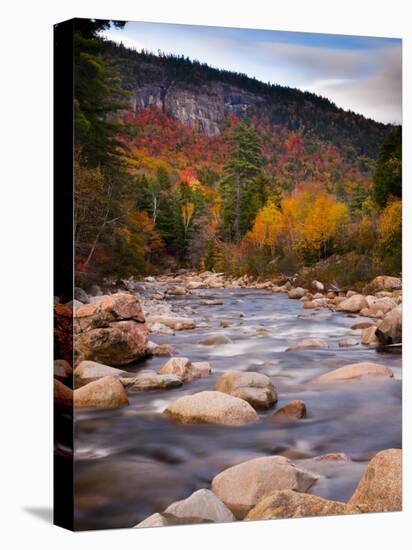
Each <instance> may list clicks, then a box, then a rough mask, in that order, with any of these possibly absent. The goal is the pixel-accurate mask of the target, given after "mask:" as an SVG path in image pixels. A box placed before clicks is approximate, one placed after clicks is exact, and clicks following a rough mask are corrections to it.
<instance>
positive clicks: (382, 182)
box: [373, 126, 402, 206]
mask: <svg viewBox="0 0 412 550" xmlns="http://www.w3.org/2000/svg"><path fill="white" fill-rule="evenodd" d="M373 183H374V194H375V200H376V202H377V203H378V204H379V206H385V205H386V204H387V202H388V200H389V198H390V197H397V198H401V197H402V129H401V127H400V126H398V127H397V128H395V129H393V130H392V131H391V132H390V133H389V135H388V137H387V138H386V140H385V141H384V142H383V144H382V147H381V151H380V155H379V159H378V161H377V163H376V169H375V173H374V176H373Z"/></svg>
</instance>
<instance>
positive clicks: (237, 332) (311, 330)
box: [75, 289, 401, 529]
mask: <svg viewBox="0 0 412 550" xmlns="http://www.w3.org/2000/svg"><path fill="white" fill-rule="evenodd" d="M205 297H207V298H222V299H223V304H222V305H218V306H202V305H200V304H199V300H200V298H205ZM171 301H172V302H173V304H174V307H175V309H177V310H179V309H180V308H183V307H184V306H190V307H192V308H193V310H194V312H193V314H192V316H193V317H194V318H195V319H196V321H197V322H200V323H202V322H203V323H207V324H208V325H209V326H208V327H201V328H196V329H195V330H191V331H181V332H176V334H175V335H174V336H154V335H152V336H151V340H153V341H154V342H156V343H159V344H160V343H171V344H173V345H174V346H175V348H176V354H177V355H179V356H184V357H189V358H190V359H191V360H192V361H209V362H210V363H211V366H212V370H213V373H212V375H211V376H209V377H207V378H203V379H200V380H195V381H193V382H191V383H189V384H185V385H184V386H182V387H180V388H176V389H172V390H161V391H152V392H135V393H132V392H130V393H129V400H130V406H129V407H125V408H121V409H114V410H107V411H82V412H77V413H76V417H75V485H76V488H75V494H76V499H75V505H76V528H77V529H101V528H115V527H131V526H133V525H135V524H136V523H138V522H139V521H141V520H142V519H144V518H145V517H147V516H148V515H150V514H152V513H154V512H161V511H162V510H164V509H165V508H166V507H167V506H168V505H169V504H170V503H172V502H174V501H176V500H180V499H182V498H186V497H187V496H189V495H190V494H191V493H192V492H193V491H195V490H197V489H200V488H203V487H209V485H210V482H211V480H212V478H213V477H214V476H215V475H216V474H217V473H219V472H220V471H221V470H223V469H225V468H227V467H230V466H232V465H234V464H237V463H239V462H243V461H245V460H248V459H251V458H255V457H258V456H269V455H273V454H284V455H285V456H289V457H292V458H293V460H294V461H295V463H296V464H297V465H298V464H299V463H300V461H301V460H302V459H304V458H309V457H314V456H318V455H321V454H325V453H335V452H343V453H346V454H347V455H348V456H349V457H350V459H351V461H349V462H336V463H326V462H325V463H322V465H320V466H318V468H319V473H320V474H321V477H320V479H319V480H318V481H317V482H316V483H315V485H314V486H313V487H312V489H311V491H310V492H311V493H313V494H317V495H319V496H323V497H326V498H331V499H335V500H342V501H345V500H347V499H348V498H349V497H350V495H351V494H352V492H353V490H354V488H355V487H356V485H357V483H358V481H359V479H360V478H361V476H362V474H363V472H364V469H365V467H366V465H367V461H368V460H369V459H370V458H371V457H372V456H373V455H374V454H375V453H376V452H377V451H379V450H382V449H387V448H391V447H397V448H399V447H401V358H400V356H399V355H392V354H387V353H386V354H380V353H377V352H376V351H375V350H373V349H369V348H367V347H363V346H361V345H357V346H354V347H349V348H340V347H339V346H338V342H339V340H342V339H345V338H353V337H354V336H355V334H356V332H358V334H357V337H358V339H359V331H353V330H352V329H351V328H350V327H351V325H353V324H354V323H355V322H357V321H358V320H362V318H361V317H359V316H357V317H356V319H354V317H353V316H348V315H346V314H342V313H332V312H330V311H329V310H327V309H325V310H321V311H319V312H313V310H304V309H303V308H302V303H301V302H300V301H297V300H289V299H288V298H287V296H286V295H284V294H272V293H269V292H266V291H260V290H255V289H231V290H230V289H218V290H201V291H197V293H196V294H193V295H190V296H184V297H182V298H177V297H176V298H173V299H171ZM221 320H227V321H230V322H231V323H233V324H232V325H231V326H230V327H228V328H222V327H221V326H220V321H221ZM365 320H366V319H365ZM263 328H264V329H266V330H267V332H266V331H262V330H259V329H263ZM256 329H258V330H256ZM222 334H224V335H225V336H228V337H229V338H230V339H231V341H232V343H228V344H224V345H218V346H204V345H201V344H200V343H199V342H200V341H201V340H202V339H203V338H205V337H206V336H212V335H222ZM303 338H324V339H326V340H327V342H328V349H319V350H307V351H295V352H287V353H285V349H286V348H287V347H288V345H290V344H291V343H294V342H296V341H299V340H301V339H303ZM166 361H167V358H164V357H160V358H152V359H149V360H147V361H144V362H141V363H138V364H136V365H132V366H130V367H129V368H128V370H129V371H130V372H142V371H144V370H145V369H150V370H157V369H158V368H160V367H161V366H162V365H163V364H164V363H165V362H166ZM360 361H375V362H379V363H382V364H384V365H386V366H389V367H390V368H391V369H392V370H393V371H394V373H395V379H394V380H388V379H385V380H378V379H369V380H363V381H351V382H347V383H335V384H332V385H325V386H324V387H320V386H314V385H311V384H310V381H311V380H313V379H314V378H315V377H316V376H318V375H320V374H323V373H325V372H328V371H330V370H333V369H335V368H337V367H340V366H342V365H345V364H349V363H356V362H360ZM229 370H244V371H257V372H261V373H264V374H266V375H267V376H269V377H270V378H271V379H272V381H273V383H274V384H275V386H276V387H277V390H278V394H279V401H278V403H277V404H276V407H280V406H282V405H284V404H286V403H288V402H289V401H291V400H293V399H301V400H303V401H304V402H305V403H306V406H307V410H308V415H307V418H306V419H304V420H301V421H296V422H288V423H284V422H282V423H280V422H279V421H276V420H274V418H273V409H272V410H269V411H267V412H263V413H259V415H260V422H259V423H257V424H253V425H249V426H245V427H240V428H239V427H238V428H230V427H225V426H214V425H201V424H197V425H179V424H177V423H174V422H173V421H171V420H169V419H168V418H166V417H165V416H164V415H162V411H163V410H164V409H165V408H166V406H167V405H168V404H169V403H170V402H172V401H173V400H175V399H177V398H178V397H181V396H182V395H185V394H193V393H196V392H199V391H202V390H210V389H213V386H214V384H215V382H216V380H217V378H218V377H219V375H221V374H222V373H223V372H225V371H229ZM303 464H304V463H303V462H302V465H303Z"/></svg>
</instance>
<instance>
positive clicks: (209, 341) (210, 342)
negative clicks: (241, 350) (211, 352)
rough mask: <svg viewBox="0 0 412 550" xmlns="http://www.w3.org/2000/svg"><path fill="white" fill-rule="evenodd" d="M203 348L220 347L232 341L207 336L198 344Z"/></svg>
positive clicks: (220, 337)
mask: <svg viewBox="0 0 412 550" xmlns="http://www.w3.org/2000/svg"><path fill="white" fill-rule="evenodd" d="M200 343H201V344H202V345H203V346H221V345H223V344H231V343H232V340H231V339H230V338H228V337H227V336H223V335H222V336H209V337H208V338H204V339H203V340H201V342H200Z"/></svg>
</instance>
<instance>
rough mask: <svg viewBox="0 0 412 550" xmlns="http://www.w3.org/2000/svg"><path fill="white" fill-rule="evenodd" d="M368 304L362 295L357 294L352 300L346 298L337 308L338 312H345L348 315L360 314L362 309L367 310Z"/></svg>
mask: <svg viewBox="0 0 412 550" xmlns="http://www.w3.org/2000/svg"><path fill="white" fill-rule="evenodd" d="M367 307H368V302H367V301H366V298H365V296H362V294H355V295H354V296H351V297H350V298H346V299H345V300H343V301H342V302H340V303H338V304H337V306H336V310H337V311H345V312H347V313H358V312H359V311H360V310H361V309H364V308H367Z"/></svg>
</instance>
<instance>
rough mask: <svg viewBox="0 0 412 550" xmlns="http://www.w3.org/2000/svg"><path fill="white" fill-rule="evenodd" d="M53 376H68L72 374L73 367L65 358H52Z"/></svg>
mask: <svg viewBox="0 0 412 550" xmlns="http://www.w3.org/2000/svg"><path fill="white" fill-rule="evenodd" d="M53 366H54V376H57V377H58V378H69V377H70V376H73V369H72V368H71V366H70V363H69V362H68V361H66V360H65V359H55V360H54V365H53Z"/></svg>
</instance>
